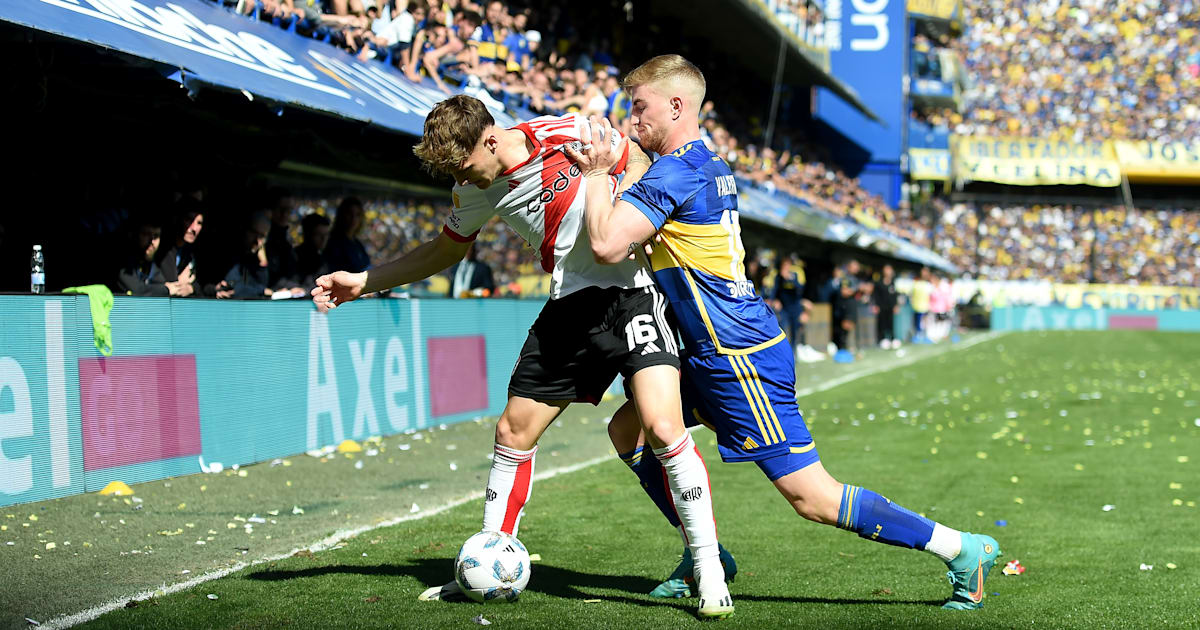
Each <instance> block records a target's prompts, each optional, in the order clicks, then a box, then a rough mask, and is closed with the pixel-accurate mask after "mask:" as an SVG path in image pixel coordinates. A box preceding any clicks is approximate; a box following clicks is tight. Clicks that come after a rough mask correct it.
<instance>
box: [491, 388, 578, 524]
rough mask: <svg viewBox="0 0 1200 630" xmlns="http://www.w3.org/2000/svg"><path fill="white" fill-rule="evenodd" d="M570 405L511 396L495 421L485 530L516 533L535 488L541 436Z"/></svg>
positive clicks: (561, 402)
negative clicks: (534, 473)
mask: <svg viewBox="0 0 1200 630" xmlns="http://www.w3.org/2000/svg"><path fill="white" fill-rule="evenodd" d="M569 404H570V401H568V400H556V401H541V400H533V399H530V398H523V397H520V396H510V397H509V399H508V405H507V406H506V407H505V408H504V413H502V414H501V415H500V421H499V422H497V423H496V444H495V447H494V453H493V455H492V470H491V472H490V473H489V474H488V485H487V490H486V491H485V493H484V494H485V496H484V503H483V531H502V532H505V533H508V534H512V535H513V536H516V535H517V528H518V526H519V525H520V522H521V511H522V509H523V508H524V507H525V503H526V502H528V501H529V496H530V493H531V492H532V490H533V469H534V456H535V455H536V454H537V441H538V438H540V437H541V436H542V433H543V432H544V431H545V430H546V427H548V426H550V423H551V422H554V419H555V418H557V417H558V415H559V414H560V413H562V410H563V409H565V408H566V407H567V405H569Z"/></svg>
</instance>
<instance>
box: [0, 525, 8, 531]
mask: <svg viewBox="0 0 1200 630" xmlns="http://www.w3.org/2000/svg"><path fill="white" fill-rule="evenodd" d="M6 531H8V525H0V532H6Z"/></svg>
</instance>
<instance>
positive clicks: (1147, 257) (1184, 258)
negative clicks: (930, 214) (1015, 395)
mask: <svg viewBox="0 0 1200 630" xmlns="http://www.w3.org/2000/svg"><path fill="white" fill-rule="evenodd" d="M935 203H936V204H938V206H939V210H940V212H939V214H940V216H941V217H942V221H941V224H940V225H939V229H938V234H937V237H936V243H935V246H936V247H937V248H938V249H939V251H941V252H943V253H944V254H945V255H946V256H947V257H948V258H950V259H951V261H953V262H954V264H955V265H957V266H958V267H959V268H960V269H961V270H962V271H963V273H964V274H966V275H968V276H971V277H973V278H976V279H985V280H1051V281H1055V282H1065V283H1101V284H1143V285H1159V286H1176V287H1186V286H1195V284H1196V282H1197V281H1200V276H1198V275H1197V269H1200V266H1198V265H1200V257H1198V256H1197V251H1200V213H1197V212H1195V211H1194V210H1182V209H1171V210H1151V209H1134V210H1127V209H1126V208H1125V207H1123V206H1105V207H1099V208H1092V207H1073V206H1058V205H1040V206H1039V205H1028V206H1007V207H1001V206H998V205H993V204H978V205H977V204H965V203H956V204H952V205H951V204H949V203H947V202H944V201H940V200H939V201H936V202H935Z"/></svg>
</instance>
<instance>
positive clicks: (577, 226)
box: [445, 114, 653, 299]
mask: <svg viewBox="0 0 1200 630" xmlns="http://www.w3.org/2000/svg"><path fill="white" fill-rule="evenodd" d="M584 122H585V119H584V118H583V117H582V116H580V115H579V114H567V115H566V116H543V117H540V118H535V119H533V120H531V121H529V122H526V123H522V124H520V125H517V126H516V127H514V129H520V130H521V131H523V132H524V133H525V135H526V137H527V138H528V139H529V143H530V144H532V145H533V147H534V148H533V153H532V154H531V155H530V158H529V160H527V161H526V162H525V163H524V164H520V165H518V166H516V167H514V168H512V169H510V170H509V171H506V172H505V173H503V174H501V176H500V177H498V178H496V180H495V181H494V182H492V184H491V185H490V186H488V187H487V188H486V189H480V188H479V187H478V186H475V185H469V186H460V185H456V186H455V187H454V210H453V211H452V212H451V214H450V216H449V217H447V219H446V228H445V229H447V230H450V231H452V232H454V233H455V234H457V235H459V236H461V237H470V235H471V234H473V233H475V231H476V230H478V229H479V228H481V227H482V226H483V225H484V224H485V223H486V222H487V221H488V220H489V219H491V218H492V217H493V216H499V217H500V219H501V220H503V221H504V222H505V223H507V224H508V225H509V226H510V227H512V229H513V230H514V231H515V232H516V233H517V234H519V235H520V236H521V238H523V239H525V241H526V242H528V243H529V244H530V245H531V246H532V247H533V248H534V249H536V250H537V251H538V252H539V254H540V257H541V260H542V269H544V270H545V271H547V272H549V273H550V298H551V299H557V298H560V297H562V296H564V295H568V294H570V293H573V292H575V291H578V290H579V289H582V288H585V287H589V286H595V287H614V286H615V287H621V288H626V289H631V288H640V287H645V286H650V285H651V284H652V283H653V280H651V278H650V275H649V273H647V272H646V271H645V270H644V269H642V267H641V266H640V265H638V264H637V263H635V262H633V261H623V262H621V263H618V264H615V265H600V264H598V263H596V262H595V260H594V259H593V258H592V251H591V250H592V248H591V242H590V240H589V238H588V235H587V229H586V226H585V225H584V223H583V213H584V206H585V199H586V195H585V194H584V190H585V189H584V186H586V185H587V183H586V181H585V178H583V177H582V176H581V173H580V171H579V167H578V166H576V165H574V164H572V163H571V161H570V160H569V159H567V157H566V155H565V154H564V153H563V152H562V150H561V148H562V146H563V145H564V144H567V143H571V142H576V143H578V142H579V141H580V140H579V126H580V125H581V124H583V123H584ZM622 138H623V136H622ZM614 140H615V141H617V142H619V141H620V138H615V139H614ZM622 168H623V165H622ZM617 182H618V179H617V177H616V176H613V177H610V178H609V192H610V194H612V193H613V191H615V190H616V187H617Z"/></svg>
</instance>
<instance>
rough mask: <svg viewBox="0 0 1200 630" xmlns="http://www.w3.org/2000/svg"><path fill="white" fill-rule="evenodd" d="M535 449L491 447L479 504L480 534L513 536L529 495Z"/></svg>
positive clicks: (531, 484) (531, 487)
mask: <svg viewBox="0 0 1200 630" xmlns="http://www.w3.org/2000/svg"><path fill="white" fill-rule="evenodd" d="M536 453H537V447H536V446H535V447H533V448H532V449H530V450H528V451H521V450H517V449H515V448H508V447H507V446H500V445H499V444H497V445H496V447H495V453H494V455H493V457H492V472H491V473H490V474H489V475H488V485H487V490H485V491H484V497H483V499H484V501H483V531H491V532H505V533H508V534H512V535H513V536H516V535H517V526H518V525H519V524H520V522H521V510H522V508H524V507H525V503H526V502H527V501H529V495H530V494H531V493H532V492H533V459H534V457H533V456H534V454H536Z"/></svg>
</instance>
